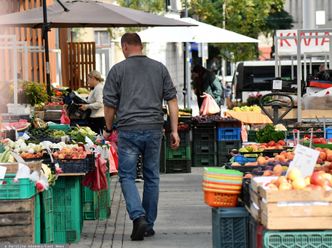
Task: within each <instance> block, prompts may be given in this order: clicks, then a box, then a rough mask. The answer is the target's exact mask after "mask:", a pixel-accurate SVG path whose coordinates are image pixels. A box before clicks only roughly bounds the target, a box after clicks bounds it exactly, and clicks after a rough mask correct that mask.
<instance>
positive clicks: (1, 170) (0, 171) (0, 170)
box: [0, 166, 7, 179]
mask: <svg viewBox="0 0 332 248" xmlns="http://www.w3.org/2000/svg"><path fill="white" fill-rule="evenodd" d="M6 171H7V167H5V166H0V179H4V178H5V175H6Z"/></svg>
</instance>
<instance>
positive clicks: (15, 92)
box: [13, 39, 18, 104]
mask: <svg viewBox="0 0 332 248" xmlns="http://www.w3.org/2000/svg"><path fill="white" fill-rule="evenodd" d="M13 79H14V104H17V93H18V90H17V87H18V84H17V44H16V39H13Z"/></svg>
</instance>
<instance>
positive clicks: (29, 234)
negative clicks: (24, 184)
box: [0, 197, 35, 244]
mask: <svg viewBox="0 0 332 248" xmlns="http://www.w3.org/2000/svg"><path fill="white" fill-rule="evenodd" d="M34 203H35V197H33V198H30V199H27V200H11V201H6V200H4V201H3V200H1V201H0V243H16V244H34V242H35V228H34V226H35V218H34V215H35V206H34Z"/></svg>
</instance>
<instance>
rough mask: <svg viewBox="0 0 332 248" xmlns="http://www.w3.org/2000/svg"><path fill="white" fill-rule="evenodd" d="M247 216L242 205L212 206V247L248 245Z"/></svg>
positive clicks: (237, 247)
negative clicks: (233, 206)
mask: <svg viewBox="0 0 332 248" xmlns="http://www.w3.org/2000/svg"><path fill="white" fill-rule="evenodd" d="M248 217H249V213H248V212H247V210H246V209H245V208H243V207H237V208H212V244H213V247H214V248H224V247H227V248H240V247H241V248H242V247H243V248H244V247H248V245H249V243H248V232H249V231H248ZM280 248H283V247H280Z"/></svg>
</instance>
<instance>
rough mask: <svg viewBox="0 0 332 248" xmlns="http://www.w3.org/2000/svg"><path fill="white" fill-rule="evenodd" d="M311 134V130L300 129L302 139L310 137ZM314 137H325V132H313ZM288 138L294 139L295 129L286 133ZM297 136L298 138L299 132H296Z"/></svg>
mask: <svg viewBox="0 0 332 248" xmlns="http://www.w3.org/2000/svg"><path fill="white" fill-rule="evenodd" d="M310 135H311V132H310V131H301V130H300V139H303V138H304V137H308V138H310ZM312 135H313V137H314V138H324V132H317V131H314V132H313V133H312ZM286 138H287V139H290V140H293V139H294V135H293V131H292V130H289V131H288V132H287V133H286ZM295 138H297V132H295Z"/></svg>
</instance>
